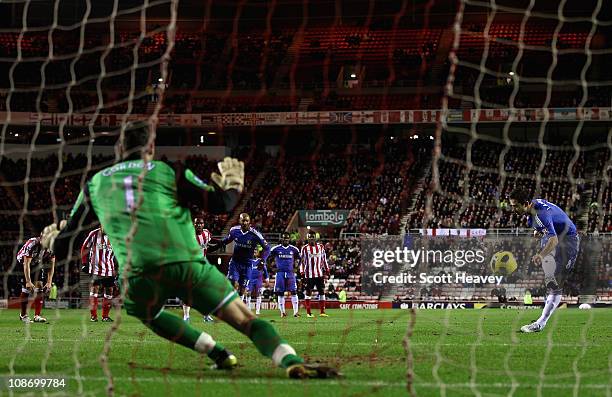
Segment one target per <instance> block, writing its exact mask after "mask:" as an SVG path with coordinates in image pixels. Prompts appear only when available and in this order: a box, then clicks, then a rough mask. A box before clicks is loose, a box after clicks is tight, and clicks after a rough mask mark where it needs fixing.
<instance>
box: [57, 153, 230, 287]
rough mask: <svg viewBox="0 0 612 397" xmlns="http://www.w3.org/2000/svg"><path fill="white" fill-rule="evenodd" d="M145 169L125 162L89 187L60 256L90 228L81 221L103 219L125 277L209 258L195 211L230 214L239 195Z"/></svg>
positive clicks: (187, 176) (163, 167) (156, 166)
mask: <svg viewBox="0 0 612 397" xmlns="http://www.w3.org/2000/svg"><path fill="white" fill-rule="evenodd" d="M143 167H144V161H143V160H128V161H124V162H121V163H118V164H115V165H113V166H112V167H108V168H106V169H104V170H102V171H100V172H98V173H96V174H95V175H94V176H93V177H92V178H91V179H90V180H89V181H88V182H87V183H86V186H85V188H84V189H83V190H82V191H81V192H80V194H79V197H78V199H77V202H76V203H75V205H74V208H73V209H72V212H71V215H70V219H69V222H68V225H67V227H66V229H64V231H62V233H61V234H60V236H59V237H58V238H59V239H60V240H59V242H60V244H59V246H58V241H56V244H55V247H54V251H55V253H56V255H58V254H59V255H58V256H59V257H60V258H62V257H65V256H67V254H68V251H69V250H68V249H67V248H66V247H64V245H66V246H67V245H68V244H62V241H61V240H62V237H68V236H70V234H71V233H72V234H73V235H74V234H75V233H76V232H75V231H78V229H83V228H84V227H86V226H80V227H79V226H78V224H79V222H81V223H82V224H88V223H89V224H91V223H92V222H94V219H93V218H97V220H99V222H100V224H101V225H102V226H103V228H104V232H105V233H106V234H108V236H109V238H110V242H111V244H112V246H113V251H114V253H115V256H116V258H117V262H118V264H119V270H120V274H123V272H124V271H125V270H127V271H128V276H131V275H135V274H140V273H143V272H147V271H149V270H151V269H154V268H157V267H159V266H163V265H164V264H168V263H175V262H187V261H201V260H202V259H203V256H202V250H201V248H200V246H199V245H198V243H197V241H196V238H195V229H194V226H193V222H192V220H191V213H190V210H189V207H190V206H192V205H198V206H199V207H200V208H202V207H205V208H203V209H208V210H211V209H214V210H219V209H221V211H227V210H229V209H231V207H233V205H234V204H235V202H236V201H237V194H235V193H234V194H233V196H235V197H236V198H234V197H233V196H231V195H230V196H231V197H229V198H228V195H227V193H228V192H216V191H215V189H214V188H213V187H212V186H210V185H207V184H206V183H204V182H203V181H201V180H200V179H199V178H198V177H197V176H195V175H194V174H193V172H191V171H190V170H189V169H180V168H178V167H174V168H173V167H171V166H170V165H168V164H166V163H164V162H161V161H152V162H149V163H148V164H147V169H146V171H145V172H144V174H143ZM141 175H143V176H144V177H143V179H142V182H140V183H139V178H140V177H141ZM87 218H89V220H88V221H87V220H84V219H87ZM63 240H64V243H66V242H67V241H68V239H66V238H64V239H63ZM58 251H59V252H58ZM64 251H65V252H64Z"/></svg>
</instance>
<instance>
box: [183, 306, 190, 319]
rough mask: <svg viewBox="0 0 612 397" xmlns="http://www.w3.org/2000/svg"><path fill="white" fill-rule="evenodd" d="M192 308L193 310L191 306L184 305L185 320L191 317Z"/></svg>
mask: <svg viewBox="0 0 612 397" xmlns="http://www.w3.org/2000/svg"><path fill="white" fill-rule="evenodd" d="M190 310H191V306H187V305H183V320H187V319H188V318H189V311H190Z"/></svg>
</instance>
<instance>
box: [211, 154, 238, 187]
mask: <svg viewBox="0 0 612 397" xmlns="http://www.w3.org/2000/svg"><path fill="white" fill-rule="evenodd" d="M217 167H218V168H219V172H220V173H221V174H217V173H216V172H213V173H212V174H211V175H210V178H211V179H212V180H213V181H214V182H215V183H216V184H217V185H219V187H220V188H221V189H223V190H229V189H236V190H237V191H238V192H239V193H242V190H243V189H244V163H243V162H242V161H238V159H235V158H231V157H226V158H224V159H223V161H221V162H219V163H217Z"/></svg>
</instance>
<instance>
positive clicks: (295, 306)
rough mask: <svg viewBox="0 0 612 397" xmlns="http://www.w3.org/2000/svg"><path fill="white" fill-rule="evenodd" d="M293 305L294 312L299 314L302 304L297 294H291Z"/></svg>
mask: <svg viewBox="0 0 612 397" xmlns="http://www.w3.org/2000/svg"><path fill="white" fill-rule="evenodd" d="M291 305H292V306H293V314H298V311H300V305H299V300H298V296H297V295H291Z"/></svg>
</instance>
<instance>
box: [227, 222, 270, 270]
mask: <svg viewBox="0 0 612 397" xmlns="http://www.w3.org/2000/svg"><path fill="white" fill-rule="evenodd" d="M232 241H233V242H234V252H233V253H232V259H234V260H235V261H238V262H242V263H248V261H249V260H250V259H253V251H254V250H255V247H257V246H258V245H259V246H261V247H262V248H263V249H264V250H263V253H262V258H263V260H264V261H265V260H266V259H267V258H268V254H269V253H270V246H269V245H268V243H267V242H266V239H265V238H264V237H263V235H262V234H261V233H259V232H258V231H257V230H255V229H253V228H252V227H250V228H249V230H247V231H246V232H243V231H242V229H241V228H240V226H234V227H232V228H231V229H230V231H229V233H228V235H227V236H226V237H225V238H224V239H223V240H222V242H221V243H222V244H223V245H227V244H228V243H230V242H232Z"/></svg>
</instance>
